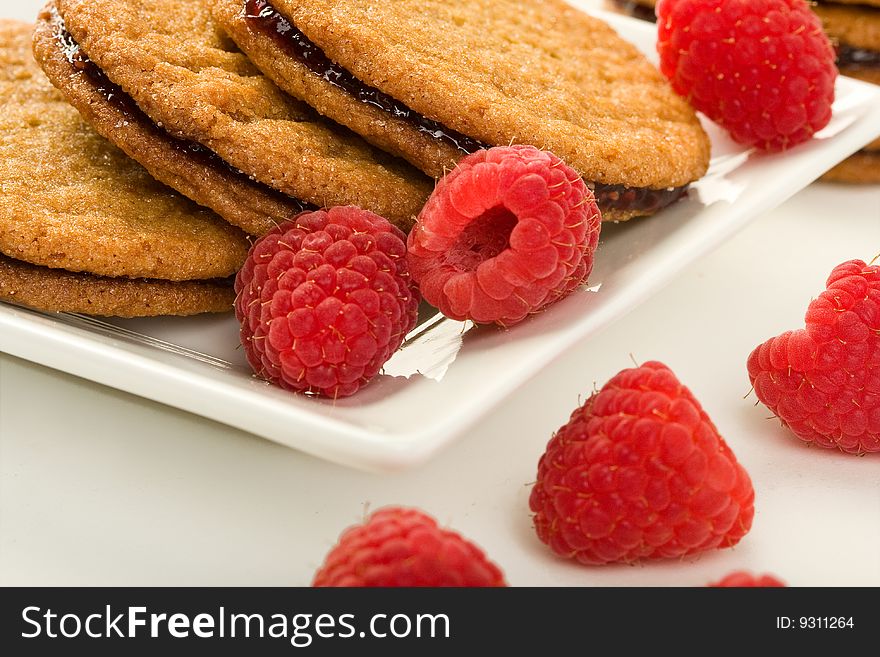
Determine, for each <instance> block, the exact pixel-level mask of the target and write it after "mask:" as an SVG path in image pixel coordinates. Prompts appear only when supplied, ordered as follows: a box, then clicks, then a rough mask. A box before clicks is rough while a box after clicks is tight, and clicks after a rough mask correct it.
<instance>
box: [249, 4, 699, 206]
mask: <svg viewBox="0 0 880 657" xmlns="http://www.w3.org/2000/svg"><path fill="white" fill-rule="evenodd" d="M244 15H245V18H246V19H247V21H248V23H249V24H250V25H251V27H252V28H254V29H255V30H256V31H259V32H262V33H264V34H267V35H269V36H270V37H271V38H272V39H273V40H274V41H275V42H276V43H278V44H279V46H280V47H281V48H283V49H284V51H285V52H286V53H287V54H288V55H289V56H290V57H292V58H294V59H296V60H297V61H298V62H300V63H301V64H303V65H304V66H305V67H306V68H308V69H309V70H310V71H312V72H313V73H315V74H316V75H318V76H319V77H321V79H323V80H325V81H326V82H328V83H330V84H332V85H333V86H335V87H338V88H339V89H342V90H343V91H345V92H346V93H348V94H350V95H351V96H353V97H354V98H357V99H358V100H359V101H360V102H362V103H365V104H367V105H373V106H374V107H378V108H379V109H381V110H382V111H384V112H387V113H389V114H391V115H392V116H394V117H395V118H398V119H401V120H404V121H406V122H407V123H409V124H410V125H412V126H414V127H415V128H416V129H418V130H419V131H420V132H422V133H424V134H426V135H429V136H430V137H433V138H434V139H437V140H439V141H442V142H445V143H447V144H450V145H451V146H453V147H455V148H457V149H458V150H459V151H461V152H462V153H463V154H465V155H470V154H471V153H474V152H475V151H478V150H481V149H484V148H489V145H488V144H484V143H482V142H479V141H477V140H476V139H472V138H471V137H468V136H466V135H463V134H461V133H460V132H456V131H455V130H451V129H450V128H447V127H446V126H444V125H442V124H440V123H438V122H436V121H433V120H432V119H429V118H427V117H425V116H422V115H421V114H419V113H418V112H415V111H414V110H412V109H410V108H409V107H407V106H406V105H404V104H403V103H401V102H400V101H398V100H395V99H394V98H392V97H391V96H389V95H388V94H386V93H383V92H382V91H379V90H378V89H375V88H373V87H369V86H367V85H365V84H364V83H363V82H361V81H360V80H358V79H357V78H356V77H354V75H352V74H351V73H350V72H349V71H347V70H345V69H344V68H342V67H341V66H339V65H338V64H335V63H334V62H332V61H331V60H330V59H329V58H328V57H327V55H326V54H324V52H323V51H322V50H321V49H320V48H319V47H318V46H317V45H315V44H314V43H312V41H310V40H309V38H308V37H307V36H306V35H305V34H303V33H302V32H300V31H299V30H298V29H297V28H296V27H295V26H294V25H293V23H291V22H290V21H289V20H287V19H286V18H285V17H284V16H282V15H281V14H280V13H278V11H277V10H276V9H275V8H274V7H273V6H272V5H271V4H270V3H269V2H267V1H266V0H245V8H244ZM587 185H589V186H590V188H591V189H592V190H593V193H594V194H595V195H596V202H597V203H598V205H599V208H600V209H602V210H617V211H620V212H639V213H645V214H652V213H654V212H657V211H658V210H660V209H662V208H664V207H666V206H667V205H670V204H672V203H674V202H675V201H677V200H678V199H679V198H681V197H682V196H683V195H684V194H685V192H686V191H687V188H688V186H687V185H685V186H683V187H672V188H667V189H649V188H647V187H627V186H625V185H613V184H605V183H591V182H587Z"/></svg>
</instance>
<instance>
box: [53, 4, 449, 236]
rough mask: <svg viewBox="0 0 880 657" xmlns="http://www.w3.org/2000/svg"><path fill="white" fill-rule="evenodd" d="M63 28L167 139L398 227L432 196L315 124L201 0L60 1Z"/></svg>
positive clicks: (295, 192) (321, 202)
mask: <svg viewBox="0 0 880 657" xmlns="http://www.w3.org/2000/svg"><path fill="white" fill-rule="evenodd" d="M59 11H60V14H61V16H62V17H63V19H64V21H65V23H66V25H67V28H68V30H69V31H70V33H71V34H72V35H73V37H74V39H75V40H76V41H77V42H78V43H79V45H80V46H81V47H82V49H83V51H84V52H85V53H86V54H87V55H88V56H89V58H90V59H92V60H93V61H94V62H95V63H96V64H97V65H98V66H99V67H100V68H101V69H102V70H103V71H104V73H106V74H107V77H109V78H110V80H112V81H113V82H115V83H116V84H118V85H119V86H121V87H122V88H123V89H124V90H125V91H126V92H127V93H128V94H129V95H130V96H131V97H132V98H133V99H134V100H135V102H136V103H137V104H138V106H139V107H140V108H141V109H142V110H143V111H144V112H145V113H146V114H147V115H148V116H149V117H150V118H151V119H152V120H153V121H154V122H156V123H157V124H158V125H160V126H161V127H162V128H164V129H166V130H168V131H169V132H170V133H171V134H172V135H174V136H176V137H179V138H182V139H189V140H192V141H196V142H199V143H201V144H203V145H204V146H207V147H208V148H210V149H211V150H212V151H214V152H215V153H217V154H218V155H219V156H220V157H222V158H223V159H224V160H226V161H227V162H229V163H230V164H232V165H233V166H234V167H236V168H237V169H240V170H241V171H244V172H245V173H247V174H248V175H251V176H253V177H255V178H256V179H257V180H259V181H260V182H262V183H264V184H266V185H269V186H270V187H272V188H274V189H277V190H280V191H282V192H284V193H285V194H288V195H290V196H293V197H295V198H298V199H302V200H304V201H307V202H309V203H312V204H314V205H318V206H331V205H345V204H354V205H359V206H361V207H364V208H367V209H369V210H372V211H374V212H376V213H378V214H380V215H382V216H384V217H387V218H388V219H390V220H392V221H395V222H396V223H398V224H399V225H401V226H403V227H408V226H410V225H411V223H412V220H413V219H414V217H415V216H416V215H417V214H418V212H419V211H420V210H421V207H422V205H423V204H424V202H425V200H426V199H427V197H428V195H429V194H430V192H431V190H432V184H431V181H430V180H429V179H427V178H426V177H424V176H423V175H422V174H421V173H419V172H418V171H416V170H415V169H413V168H412V167H410V166H409V165H407V164H406V163H405V162H403V161H401V160H398V159H396V158H393V157H391V156H389V155H387V154H385V153H381V152H379V151H377V150H375V149H373V148H372V147H370V146H368V145H367V144H366V143H364V142H363V140H361V139H360V138H358V137H357V136H355V135H353V134H352V133H349V132H347V131H344V130H342V129H340V128H339V127H338V126H335V125H333V124H330V123H329V122H327V121H325V120H323V119H321V118H320V117H319V116H318V115H317V114H316V113H315V112H314V111H313V110H311V109H310V108H308V107H307V106H306V105H303V104H302V103H299V102H298V101H295V100H293V99H292V98H290V97H289V96H287V95H286V94H284V93H283V92H282V91H281V90H280V89H278V87H276V86H275V85H274V84H273V83H272V82H270V81H269V80H268V78H266V77H265V76H263V75H261V74H260V73H259V71H258V70H257V69H256V68H255V67H254V66H253V64H251V63H250V61H248V59H247V58H246V57H245V56H244V55H242V54H241V53H240V52H238V51H235V52H231V50H234V49H233V48H232V47H231V44H230V43H229V41H228V39H226V38H225V37H222V36H221V34H220V33H219V31H218V28H217V26H216V24H215V23H214V22H213V19H212V18H211V15H210V11H209V10H208V8H207V6H206V5H205V3H204V2H202V1H197V2H191V1H189V0H154V1H152V2H149V3H144V2H140V1H138V0H59Z"/></svg>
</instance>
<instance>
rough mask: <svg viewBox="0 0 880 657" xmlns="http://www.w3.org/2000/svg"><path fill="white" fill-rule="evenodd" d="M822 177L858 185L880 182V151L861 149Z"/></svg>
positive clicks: (828, 180)
mask: <svg viewBox="0 0 880 657" xmlns="http://www.w3.org/2000/svg"><path fill="white" fill-rule="evenodd" d="M821 179H822V180H825V181H827V182H840V183H852V184H858V185H865V184H876V183H880V151H859V152H858V153H856V154H855V155H852V156H850V157H848V158H847V159H845V160H844V161H843V162H841V163H840V164H838V165H837V166H836V167H834V168H833V169H831V170H830V171H828V172H827V173H826V174H825V175H824V176H822V178H821Z"/></svg>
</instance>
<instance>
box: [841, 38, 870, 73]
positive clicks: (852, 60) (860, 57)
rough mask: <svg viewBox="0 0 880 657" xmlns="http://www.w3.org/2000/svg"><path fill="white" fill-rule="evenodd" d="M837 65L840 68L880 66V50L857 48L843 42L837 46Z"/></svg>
mask: <svg viewBox="0 0 880 657" xmlns="http://www.w3.org/2000/svg"><path fill="white" fill-rule="evenodd" d="M837 65H838V66H839V67H840V68H880V50H868V49H867V48H855V47H853V46H848V45H846V44H845V43H841V44H840V45H839V46H837Z"/></svg>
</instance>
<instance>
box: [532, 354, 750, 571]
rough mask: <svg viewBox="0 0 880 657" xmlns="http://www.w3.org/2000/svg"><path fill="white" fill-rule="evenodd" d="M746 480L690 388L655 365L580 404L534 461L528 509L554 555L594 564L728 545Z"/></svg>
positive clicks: (746, 510) (740, 523)
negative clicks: (533, 480) (536, 461)
mask: <svg viewBox="0 0 880 657" xmlns="http://www.w3.org/2000/svg"><path fill="white" fill-rule="evenodd" d="M754 499H755V493H754V491H753V490H752V482H751V480H750V479H749V475H748V474H747V473H746V471H745V470H744V469H743V467H742V466H741V465H740V464H739V463H737V460H736V457H735V456H734V455H733V452H732V451H731V450H730V448H729V447H728V446H727V444H726V443H725V442H724V439H723V438H722V437H721V436H720V435H719V434H718V430H717V429H716V428H715V425H714V424H712V421H711V420H710V419H709V417H708V416H707V415H706V413H705V412H704V411H703V408H702V407H701V406H700V403H699V402H698V401H697V400H696V399H695V398H694V396H693V394H691V392H690V390H688V389H687V388H686V387H684V386H683V385H682V384H681V383H680V382H679V381H678V379H677V378H676V377H675V374H673V373H672V371H671V370H670V369H669V368H668V367H666V366H665V365H663V364H662V363H657V362H648V363H645V364H644V365H642V366H641V367H636V368H631V369H627V370H623V371H622V372H620V373H619V374H617V375H616V376H614V377H613V378H612V379H611V380H610V381H609V382H608V383H607V384H605V386H604V387H603V388H602V390H600V391H599V392H597V393H595V394H594V395H593V396H592V397H590V399H588V400H587V402H586V403H585V404H584V405H583V406H581V407H580V408H578V409H576V410H575V411H574V412H573V413H572V415H571V419H570V420H569V421H568V424H566V425H565V426H563V427H562V428H561V429H560V430H559V431H558V432H557V433H556V434H555V435H554V436H553V438H552V439H551V440H550V443H549V444H548V445H547V451H546V452H545V453H544V455H543V456H542V457H541V460H540V462H539V463H538V478H537V482H536V483H535V487H534V488H533V489H532V494H531V498H530V500H529V506H530V507H531V509H532V511H533V512H534V513H535V518H534V520H535V529H536V531H537V533H538V537H539V538H540V539H541V540H542V541H543V542H544V543H546V544H547V545H549V546H550V547H551V548H552V549H553V551H554V552H556V553H557V554H559V555H561V556H564V557H571V558H574V559H577V560H578V561H580V562H581V563H584V564H590V565H598V564H604V563H609V562H632V561H636V560H638V559H655V558H674V557H681V556H683V555H687V554H693V553H696V552H700V551H702V550H709V549H712V548H725V547H731V546H732V545H735V544H736V543H738V542H739V540H740V539H741V538H742V537H743V536H745V534H746V533H747V532H748V531H749V529H750V527H751V526H752V517H753V515H754V512H755V510H754Z"/></svg>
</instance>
